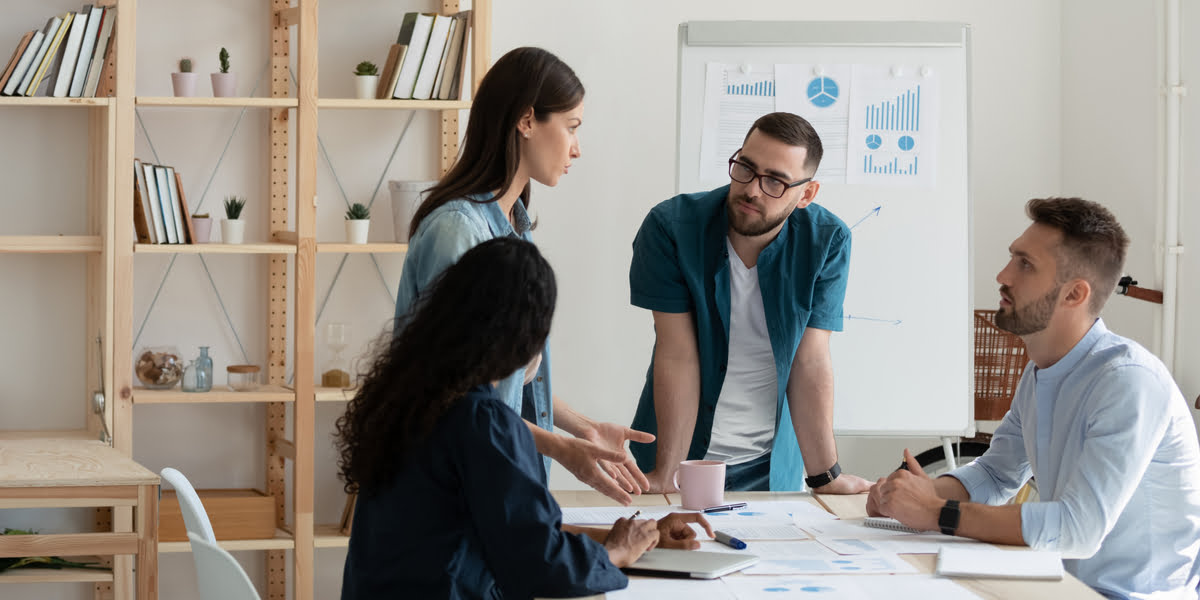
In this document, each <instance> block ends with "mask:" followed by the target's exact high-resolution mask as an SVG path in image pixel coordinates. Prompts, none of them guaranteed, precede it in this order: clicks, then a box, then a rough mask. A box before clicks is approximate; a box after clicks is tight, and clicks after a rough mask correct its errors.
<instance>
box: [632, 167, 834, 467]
mask: <svg viewBox="0 0 1200 600" xmlns="http://www.w3.org/2000/svg"><path fill="white" fill-rule="evenodd" d="M728 195H729V186H725V187H722V188H718V189H715V190H712V191H710V192H702V193H696V194H682V195H679V196H675V197H674V198H671V199H669V200H666V201H663V202H661V203H660V204H659V205H658V206H655V207H654V208H653V209H652V210H651V211H650V214H649V215H647V216H646V219H645V221H644V222H643V223H642V227H641V229H639V230H638V234H637V237H636V238H635V239H634V242H633V262H632V264H631V266H630V268H629V288H630V301H631V302H632V303H633V304H634V306H639V307H641V308H646V309H649V310H653V311H659V312H666V313H683V312H691V313H692V314H693V316H694V317H695V326H696V337H697V348H698V350H699V354H700V405H699V407H698V411H697V415H696V427H695V430H694V432H693V434H692V439H691V441H690V445H689V447H688V453H687V457H688V458H689V459H702V458H704V455H705V454H706V453H707V451H708V445H709V442H710V441H711V439H710V435H711V433H712V425H713V415H714V414H715V412H716V406H717V399H718V397H719V396H720V394H721V386H722V384H723V383H724V381H725V366H726V363H727V361H728V357H729V312H730V287H729V286H730V283H729V251H728V250H727V247H726V241H725V240H726V239H727V238H728V235H729V218H728V215H727V213H726V208H725V206H726V198H727V197H728ZM849 268H850V230H849V228H847V227H846V224H845V223H843V222H842V220H841V219H839V218H838V217H837V216H836V215H834V214H833V213H831V212H829V211H828V210H826V209H825V208H823V207H821V206H819V205H817V204H809V205H808V206H807V207H805V208H803V209H799V210H794V211H792V214H791V215H789V216H788V219H787V221H786V224H785V225H784V226H783V229H781V230H780V232H779V235H778V236H776V237H775V239H774V240H772V241H771V243H770V244H768V245H767V247H766V248H764V249H763V251H762V252H761V253H760V254H759V256H758V278H759V279H758V281H759V286H760V289H761V293H762V301H763V309H764V311H765V312H766V319H767V330H768V333H769V335H770V338H771V340H770V342H771V352H772V354H773V355H774V359H775V373H776V377H777V386H778V390H779V393H778V398H777V399H776V402H777V405H776V406H777V410H776V427H775V441H774V445H773V448H772V451H771V482H770V488H771V490H773V491H787V490H799V489H802V486H803V482H804V462H803V459H802V457H801V456H800V447H799V445H798V444H797V442H796V432H795V429H794V427H793V426H792V422H791V414H790V411H788V410H787V405H786V401H787V382H788V378H789V377H790V375H791V370H792V359H793V358H795V356H796V349H797V348H798V347H799V346H800V338H801V337H803V336H804V330H805V329H806V328H808V327H813V328H816V329H825V330H829V331H841V330H842V302H843V300H844V298H845V296H846V281H847V278H848V271H849ZM633 428H634V429H640V430H642V431H648V432H651V433H657V430H658V422H657V419H656V417H655V412H654V364H653V355H651V364H650V368H649V369H648V371H647V372H646V384H645V386H644V387H643V388H642V395H641V398H640V399H639V401H638V407H637V412H636V413H635V415H634V420H633ZM655 448H656V446H655V443H650V444H639V443H631V444H630V451H631V452H632V453H633V456H634V458H636V459H637V462H638V467H640V468H641V469H642V470H643V471H649V470H651V469H653V468H654V467H655V465H654V461H655ZM827 466H828V465H822V466H821V467H822V468H824V467H827Z"/></svg>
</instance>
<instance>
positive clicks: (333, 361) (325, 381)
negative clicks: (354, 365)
mask: <svg viewBox="0 0 1200 600" xmlns="http://www.w3.org/2000/svg"><path fill="white" fill-rule="evenodd" d="M349 329H350V326H349V325H346V324H345V323H329V324H327V325H325V345H326V346H327V347H328V348H329V351H330V356H329V361H328V362H327V363H326V366H325V371H324V373H323V374H322V375H321V386H322V387H329V388H341V389H345V388H348V387H350V370H349V368H348V366H347V364H346V359H345V357H343V356H342V351H343V350H345V349H346V343H347V342H346V340H347V338H348V337H349Z"/></svg>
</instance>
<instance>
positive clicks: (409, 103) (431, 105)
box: [317, 98, 471, 110]
mask: <svg viewBox="0 0 1200 600" xmlns="http://www.w3.org/2000/svg"><path fill="white" fill-rule="evenodd" d="M317 108H336V109H354V110H469V109H470V108H471V103H470V102H469V101H464V100H358V99H355V98H321V99H319V100H317Z"/></svg>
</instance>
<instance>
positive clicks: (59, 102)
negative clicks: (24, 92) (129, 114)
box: [0, 96, 113, 107]
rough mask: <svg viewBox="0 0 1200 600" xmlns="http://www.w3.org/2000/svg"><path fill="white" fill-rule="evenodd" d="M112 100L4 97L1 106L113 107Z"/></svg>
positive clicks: (0, 100)
mask: <svg viewBox="0 0 1200 600" xmlns="http://www.w3.org/2000/svg"><path fill="white" fill-rule="evenodd" d="M112 103H113V99H112V98H46V97H41V96H35V97H33V98H26V97H23V96H3V97H0V106H91V107H95V106H111V105H112Z"/></svg>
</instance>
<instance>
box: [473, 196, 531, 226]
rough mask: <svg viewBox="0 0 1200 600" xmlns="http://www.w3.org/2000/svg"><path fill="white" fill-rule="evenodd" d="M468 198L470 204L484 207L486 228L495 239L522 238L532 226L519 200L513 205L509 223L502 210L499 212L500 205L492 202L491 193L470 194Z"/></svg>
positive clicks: (527, 213) (523, 205)
mask: <svg viewBox="0 0 1200 600" xmlns="http://www.w3.org/2000/svg"><path fill="white" fill-rule="evenodd" d="M468 197H469V198H470V200H471V202H473V203H476V204H481V205H482V206H483V207H484V210H483V216H484V218H485V219H487V223H488V228H489V229H491V231H492V235H493V236H495V237H501V236H512V235H516V236H520V237H524V236H525V234H526V233H528V232H529V230H530V228H531V227H532V225H533V221H531V220H530V219H529V212H528V211H526V210H525V204H524V203H523V202H521V201H520V200H517V201H516V202H514V203H513V207H512V214H513V219H512V221H511V222H510V221H509V220H508V215H506V214H504V211H503V210H500V204H499V203H498V202H492V198H494V197H495V195H494V194H492V193H491V192H488V193H485V194H472V195H470V196H468ZM513 223H516V227H515V228H514V227H513Z"/></svg>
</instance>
